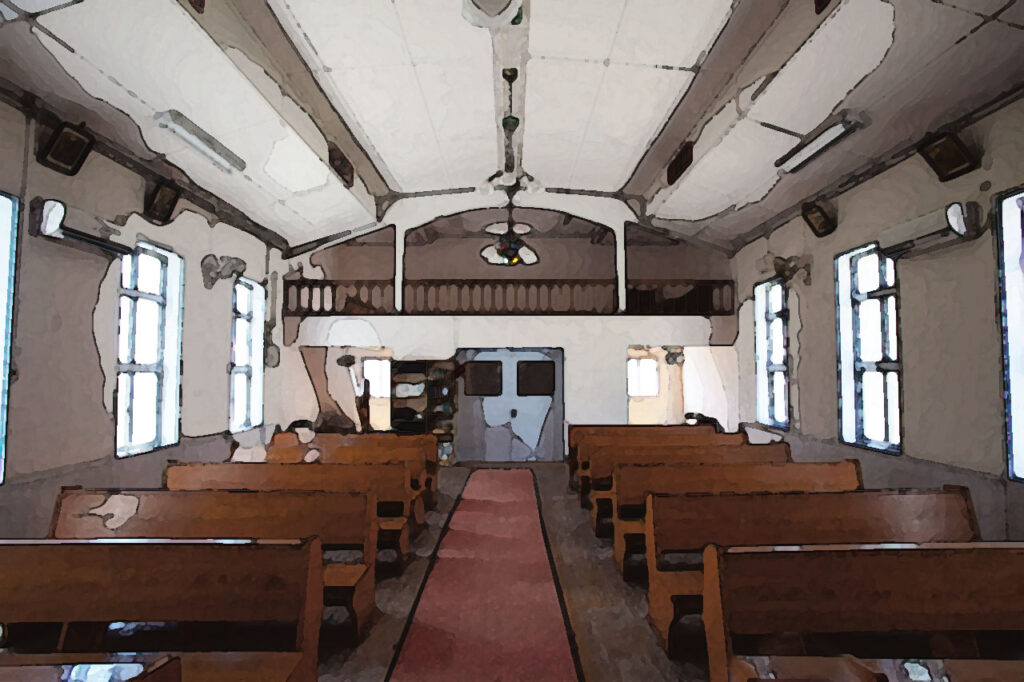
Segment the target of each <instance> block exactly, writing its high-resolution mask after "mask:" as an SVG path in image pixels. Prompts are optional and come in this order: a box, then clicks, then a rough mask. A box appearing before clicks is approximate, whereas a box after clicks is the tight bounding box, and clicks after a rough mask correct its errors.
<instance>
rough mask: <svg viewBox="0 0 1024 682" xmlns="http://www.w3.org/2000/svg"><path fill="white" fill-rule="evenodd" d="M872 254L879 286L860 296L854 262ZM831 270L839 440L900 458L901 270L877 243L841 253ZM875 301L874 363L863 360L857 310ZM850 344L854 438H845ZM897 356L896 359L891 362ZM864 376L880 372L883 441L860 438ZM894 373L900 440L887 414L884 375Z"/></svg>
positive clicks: (901, 432)
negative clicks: (877, 354)
mask: <svg viewBox="0 0 1024 682" xmlns="http://www.w3.org/2000/svg"><path fill="white" fill-rule="evenodd" d="M872 255H877V256H878V286H877V287H876V288H874V289H872V290H871V291H868V292H861V291H860V289H859V286H858V284H857V264H858V263H859V262H860V261H861V260H863V259H864V258H866V257H868V256H872ZM843 259H848V260H849V265H848V269H849V273H848V274H849V278H850V281H849V289H848V290H847V291H845V292H844V291H841V290H840V267H841V264H840V262H841V261H842V260H843ZM890 262H891V263H892V284H888V282H887V278H886V266H887V263H890ZM834 271H835V279H834V282H835V292H836V359H837V363H836V364H837V372H838V374H837V379H838V383H837V388H838V390H837V394H838V401H839V410H838V411H839V424H838V427H839V434H838V435H839V442H840V443H843V444H844V445H849V446H852V447H859V448H863V449H866V450H871V451H873V452H882V453H886V454H890V455H900V454H902V452H903V443H904V433H903V431H904V428H905V426H904V419H903V408H904V405H905V401H904V397H903V393H904V381H903V361H902V358H903V348H902V344H903V339H902V334H900V319H899V318H900V293H899V284H900V280H899V271H898V268H897V267H896V261H895V259H893V258H891V257H890V256H888V255H886V254H885V252H883V251H882V249H881V248H880V247H879V245H878V243H877V242H872V243H869V244H864V245H862V246H859V247H856V248H853V249H850V250H847V251H844V252H843V253H840V254H839V255H837V256H836V257H835V260H834ZM890 296H892V297H893V298H894V299H895V306H894V307H895V312H894V315H893V316H892V317H893V318H894V319H890V315H889V312H888V309H887V306H886V303H885V301H886V300H887V299H888V297H890ZM843 297H845V298H846V299H847V300H848V305H849V307H850V315H851V333H852V338H851V339H849V340H847V339H844V338H843V330H842V327H843V320H842V317H843V303H842V300H843ZM869 300H878V301H879V318H880V319H879V321H880V330H879V333H880V335H881V354H882V355H881V359H880V360H877V361H873V360H864V359H863V357H862V348H861V346H862V343H861V339H862V336H861V333H860V315H859V314H858V313H859V311H860V306H861V304H863V303H864V302H866V301H869ZM892 326H895V328H896V329H895V334H894V336H895V340H896V346H895V349H893V348H892V345H891V342H890V328H891V327H892ZM847 343H849V344H850V353H851V354H852V358H853V369H852V371H853V393H854V395H853V403H854V404H853V410H854V412H853V419H854V440H847V438H846V433H845V426H844V416H845V410H846V409H847V405H846V404H845V401H844V395H843V393H844V379H843V355H844V350H845V349H844V345H845V344H847ZM893 350H895V356H893V355H892V351H893ZM893 357H895V359H893ZM867 372H878V373H880V374H881V375H882V395H883V405H882V419H883V422H884V425H885V431H886V438H885V440H874V439H871V438H868V437H866V436H865V435H864V374H865V373H867ZM890 374H895V375H896V377H897V380H898V382H899V391H898V395H897V400H898V401H899V405H898V418H899V429H898V432H897V433H896V435H898V437H899V440H898V441H893V440H892V436H893V435H894V434H893V428H892V426H893V425H892V423H891V419H890V410H889V400H890V396H889V390H888V376H889V375H890Z"/></svg>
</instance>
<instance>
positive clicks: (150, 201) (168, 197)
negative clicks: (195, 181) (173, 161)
mask: <svg viewBox="0 0 1024 682" xmlns="http://www.w3.org/2000/svg"><path fill="white" fill-rule="evenodd" d="M180 196H181V190H179V189H178V188H177V187H175V186H174V185H173V184H171V183H169V182H163V181H161V182H158V183H157V185H156V187H155V188H154V189H153V191H152V193H150V195H149V196H148V197H146V206H145V209H144V210H143V215H145V216H146V217H147V218H149V219H150V220H152V221H154V222H157V223H160V224H161V225H163V224H165V223H168V222H170V220H171V215H173V213H174V207H175V206H176V205H177V203H178V198H179V197H180Z"/></svg>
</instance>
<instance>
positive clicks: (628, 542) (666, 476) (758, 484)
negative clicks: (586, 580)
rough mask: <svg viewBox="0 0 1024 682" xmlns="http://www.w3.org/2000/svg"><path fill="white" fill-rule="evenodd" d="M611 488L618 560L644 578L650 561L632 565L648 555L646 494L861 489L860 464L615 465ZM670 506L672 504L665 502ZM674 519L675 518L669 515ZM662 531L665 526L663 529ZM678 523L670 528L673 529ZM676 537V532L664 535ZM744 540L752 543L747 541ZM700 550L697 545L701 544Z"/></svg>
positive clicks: (633, 574) (632, 573) (628, 574)
mask: <svg viewBox="0 0 1024 682" xmlns="http://www.w3.org/2000/svg"><path fill="white" fill-rule="evenodd" d="M613 478H614V480H615V489H614V490H613V491H612V494H613V495H614V498H613V499H612V508H613V510H614V513H613V519H614V538H615V539H614V547H615V563H616V566H618V568H619V571H621V572H622V574H623V576H625V577H626V578H627V579H636V580H639V581H641V582H642V581H644V580H646V578H647V566H646V565H641V566H635V565H630V567H629V568H630V570H626V569H627V559H628V558H629V557H630V556H635V555H641V556H644V555H645V548H646V546H647V545H646V541H645V539H644V538H645V524H644V519H645V517H646V505H647V498H648V496H650V495H651V494H652V493H653V494H655V495H688V494H696V495H725V494H749V493H790V492H796V493H799V492H805V493H815V492H843V491H848V490H859V489H860V488H861V485H862V484H861V474H860V463H859V462H858V461H857V460H846V461H844V462H829V463H819V462H782V463H760V462H755V463H750V464H698V465H676V464H671V465H664V464H663V465H639V464H617V465H615V469H614V473H613ZM659 504H661V505H662V506H663V507H665V508H668V509H671V505H669V504H665V503H661V501H660V500H659ZM670 518H671V517H670ZM659 530H664V529H659ZM676 530H677V528H676V527H672V528H671V531H672V532H675V531H676ZM665 537H669V538H671V537H674V536H673V535H667V536H663V539H664V538H665ZM742 544H750V542H749V541H748V542H744V543H742ZM698 549H699V548H698Z"/></svg>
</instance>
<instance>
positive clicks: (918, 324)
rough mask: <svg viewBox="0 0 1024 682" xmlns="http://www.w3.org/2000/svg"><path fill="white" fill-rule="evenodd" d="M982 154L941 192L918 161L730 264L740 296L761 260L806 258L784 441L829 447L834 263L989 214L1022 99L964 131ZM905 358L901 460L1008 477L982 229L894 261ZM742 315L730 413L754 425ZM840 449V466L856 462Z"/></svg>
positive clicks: (1020, 135)
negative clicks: (892, 240) (895, 233)
mask: <svg viewBox="0 0 1024 682" xmlns="http://www.w3.org/2000/svg"><path fill="white" fill-rule="evenodd" d="M962 134H963V137H964V138H965V139H966V140H968V141H969V143H971V144H972V145H977V146H979V147H980V148H982V149H983V150H984V159H983V163H982V168H980V169H979V170H977V171H974V172H972V173H969V174H967V175H965V176H962V177H960V178H957V179H955V180H952V181H949V182H946V183H940V182H939V181H938V180H937V179H936V177H935V175H934V173H933V172H932V171H931V170H930V169H929V168H928V166H927V165H926V164H925V162H924V161H923V160H922V159H921V158H920V157H919V156H916V155H915V156H913V157H911V158H909V159H907V160H906V161H904V162H902V163H900V164H899V165H897V166H895V167H894V168H892V169H890V170H888V171H886V172H885V173H882V174H881V175H879V176H876V177H875V178H873V179H871V180H868V181H867V182H865V183H863V184H861V185H858V186H857V187H855V188H853V189H851V190H849V191H848V192H846V193H844V194H842V195H841V196H839V197H838V198H837V199H836V200H835V201H834V202H833V203H834V205H835V207H836V209H837V211H838V220H839V228H838V229H837V231H836V232H835V233H833V234H832V235H830V236H828V237H825V238H823V239H817V238H815V237H814V236H813V235H812V234H811V232H810V230H809V229H808V228H807V227H806V225H805V224H804V223H803V221H802V220H801V219H799V218H797V219H795V220H793V221H791V222H790V223H788V224H786V225H784V226H783V227H781V228H780V229H778V230H776V231H775V232H774V233H773V234H772V235H770V236H769V237H767V238H764V239H760V240H757V241H756V242H754V243H752V244H750V245H748V246H747V247H746V248H744V249H743V250H741V251H740V252H739V253H738V254H737V255H736V257H735V258H734V259H733V268H734V273H735V277H736V280H737V287H738V291H739V294H740V296H741V298H744V299H747V301H748V302H749V300H750V299H751V298H752V295H753V286H754V284H756V283H757V282H758V281H761V280H763V279H766V278H767V277H768V274H767V273H762V272H759V271H758V261H759V259H761V258H762V257H763V256H764V255H765V254H767V253H771V254H774V255H780V256H786V257H788V256H799V255H801V254H809V255H810V256H811V257H812V258H813V266H812V282H811V284H810V285H806V284H804V283H803V281H802V277H801V276H800V275H798V276H797V278H796V279H795V280H793V281H792V282H791V283H790V287H791V290H790V297H789V303H790V306H791V308H793V309H794V310H795V312H796V314H795V315H794V319H793V320H791V323H790V364H791V368H793V369H792V371H791V386H792V387H793V389H794V390H792V402H793V407H794V412H795V414H794V417H795V418H794V428H793V432H792V433H793V434H794V435H795V436H796V435H802V436H806V437H809V438H813V439H817V440H823V441H825V440H831V441H834V440H836V439H837V426H838V418H837V405H838V399H837V381H836V313H835V283H834V273H833V259H834V257H835V256H836V255H838V254H840V253H842V252H845V251H848V250H850V249H852V248H855V247H858V246H861V245H863V244H867V243H870V242H871V241H873V240H874V239H876V237H877V235H878V234H879V233H880V232H881V231H882V230H884V229H885V228H887V227H889V226H892V225H896V224H899V223H902V222H904V221H907V220H910V219H912V218H915V217H917V216H920V215H924V214H926V213H929V212H931V211H935V210H936V209H939V208H941V207H943V206H944V205H946V204H947V203H949V202H953V201H976V202H978V203H979V204H981V206H982V207H983V209H984V210H985V211H992V210H993V209H994V206H995V199H994V197H995V195H996V194H998V193H1000V192H1004V191H1006V190H1008V189H1011V188H1013V187H1017V186H1019V185H1020V184H1021V183H1022V182H1024V101H1017V102H1016V103H1014V104H1012V105H1010V106H1008V107H1006V108H1004V109H1002V110H1000V111H997V112H995V113H994V114H992V115H990V116H989V117H987V118H985V119H983V120H982V121H979V122H978V123H976V124H975V125H973V126H971V127H969V128H968V129H966V130H965V131H964V132H963V133H962ZM897 277H898V280H899V287H900V309H899V324H900V342H901V352H902V357H903V380H904V393H903V396H904V398H903V424H904V441H903V454H904V456H905V457H912V458H917V459H923V460H931V461H934V462H939V463H944V464H950V465H954V466H959V467H965V468H968V469H973V470H976V471H979V472H986V473H989V474H995V475H1002V474H1004V473H1005V471H1006V462H1005V459H1004V458H1005V455H1004V445H1003V399H1002V383H1001V373H1002V364H1001V353H1002V346H1001V336H1000V335H1001V330H1000V322H999V318H998V314H997V306H998V296H999V293H998V283H997V260H996V243H995V236H994V234H993V233H992V231H987V232H986V233H985V234H983V235H982V236H981V237H980V238H979V239H977V240H976V241H974V242H971V243H968V244H962V245H957V246H954V247H952V248H950V249H948V250H945V251H943V252H940V253H936V254H933V255H929V256H923V257H918V258H914V259H906V258H905V259H901V260H899V261H897ZM752 314H753V310H752V306H751V305H749V303H745V304H744V305H742V306H741V307H740V319H739V324H740V334H739V337H738V339H737V342H736V350H737V355H738V358H739V367H740V378H739V389H740V390H739V396H740V405H739V411H740V415H741V418H742V419H744V420H753V419H754V415H755V404H754V401H755V392H754V390H753V373H754V359H753V342H752V333H753V323H752V317H751V316H752ZM841 447H843V448H845V449H847V450H849V453H850V454H849V456H857V455H858V453H860V452H863V451H861V450H858V449H854V448H850V447H847V446H841Z"/></svg>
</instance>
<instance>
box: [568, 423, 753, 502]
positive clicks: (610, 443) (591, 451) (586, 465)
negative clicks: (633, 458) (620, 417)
mask: <svg viewBox="0 0 1024 682" xmlns="http://www.w3.org/2000/svg"><path fill="white" fill-rule="evenodd" d="M686 428H688V429H694V428H697V427H692V426H688V427H686ZM708 428H710V427H708ZM747 443H748V441H747V434H746V433H718V432H716V431H714V430H711V431H700V432H698V431H674V432H670V433H665V434H661V433H658V432H656V431H650V430H648V431H640V432H637V433H636V434H631V435H621V436H607V435H594V436H586V437H584V438H582V439H581V440H580V444H579V447H578V449H577V451H578V453H579V458H580V461H579V466H580V470H579V485H578V487H579V495H580V504H581V505H582V506H584V507H586V506H587V504H588V500H589V495H590V491H591V488H592V487H594V486H597V487H600V486H601V485H602V484H604V485H606V486H607V484H608V483H610V480H595V479H610V477H611V471H610V470H608V471H606V472H602V473H598V474H595V473H594V471H593V459H594V458H595V457H596V456H600V455H601V454H602V453H604V454H607V453H609V452H615V451H625V450H628V451H630V452H640V451H641V450H647V449H651V448H661V449H662V451H664V450H666V449H667V448H674V447H697V446H706V445H746V444H747Z"/></svg>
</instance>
